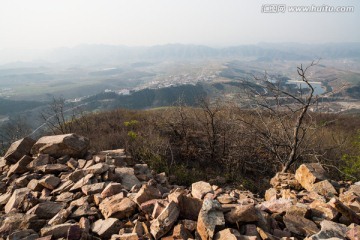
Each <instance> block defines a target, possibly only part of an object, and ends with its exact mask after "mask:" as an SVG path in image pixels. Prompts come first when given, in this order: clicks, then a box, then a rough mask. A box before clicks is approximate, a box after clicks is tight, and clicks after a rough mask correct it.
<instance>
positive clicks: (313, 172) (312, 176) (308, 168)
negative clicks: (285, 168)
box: [295, 163, 326, 191]
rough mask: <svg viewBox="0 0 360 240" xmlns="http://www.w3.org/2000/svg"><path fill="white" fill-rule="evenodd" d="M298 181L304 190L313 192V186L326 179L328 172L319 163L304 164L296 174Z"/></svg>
mask: <svg viewBox="0 0 360 240" xmlns="http://www.w3.org/2000/svg"><path fill="white" fill-rule="evenodd" d="M295 178H296V180H297V181H298V182H299V183H300V184H301V186H302V187H303V188H305V189H306V190H308V191H311V190H312V187H313V184H314V183H316V182H319V181H322V180H325V179H326V172H325V170H324V168H323V167H322V166H321V164H319V163H307V164H302V165H300V167H299V168H298V169H297V170H296V172H295Z"/></svg>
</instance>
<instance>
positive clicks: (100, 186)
mask: <svg viewBox="0 0 360 240" xmlns="http://www.w3.org/2000/svg"><path fill="white" fill-rule="evenodd" d="M105 186H106V183H105V182H100V183H93V184H88V185H85V186H82V187H81V191H82V192H83V193H84V194H85V195H93V194H96V193H101V192H102V190H104V188H105Z"/></svg>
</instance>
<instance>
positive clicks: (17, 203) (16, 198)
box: [5, 188, 30, 213]
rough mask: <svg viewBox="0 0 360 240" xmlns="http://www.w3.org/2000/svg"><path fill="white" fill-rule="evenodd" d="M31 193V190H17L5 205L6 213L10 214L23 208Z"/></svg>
mask: <svg viewBox="0 0 360 240" xmlns="http://www.w3.org/2000/svg"><path fill="white" fill-rule="evenodd" d="M29 192H30V189H29V188H19V189H16V190H15V191H14V192H13V194H12V195H11V197H10V199H9V201H8V202H7V204H6V205H5V213H9V212H10V211H11V210H12V209H14V208H15V209H17V208H19V207H21V204H22V202H23V201H24V198H25V197H26V195H27V194H28V193H29Z"/></svg>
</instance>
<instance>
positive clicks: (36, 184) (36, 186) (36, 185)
mask: <svg viewBox="0 0 360 240" xmlns="http://www.w3.org/2000/svg"><path fill="white" fill-rule="evenodd" d="M27 188H29V189H31V190H33V191H38V192H40V191H41V190H42V189H43V188H44V186H43V185H41V184H40V181H39V180H37V179H32V180H31V181H30V182H29V183H28V185H27Z"/></svg>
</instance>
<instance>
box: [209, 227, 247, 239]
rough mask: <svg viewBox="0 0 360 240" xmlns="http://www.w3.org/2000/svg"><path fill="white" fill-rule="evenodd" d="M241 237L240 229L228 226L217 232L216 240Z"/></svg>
mask: <svg viewBox="0 0 360 240" xmlns="http://www.w3.org/2000/svg"><path fill="white" fill-rule="evenodd" d="M240 237H241V235H240V233H239V231H238V230H236V229H233V228H226V229H224V230H221V231H219V232H218V233H216V234H215V236H214V240H238V239H239V238H240Z"/></svg>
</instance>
